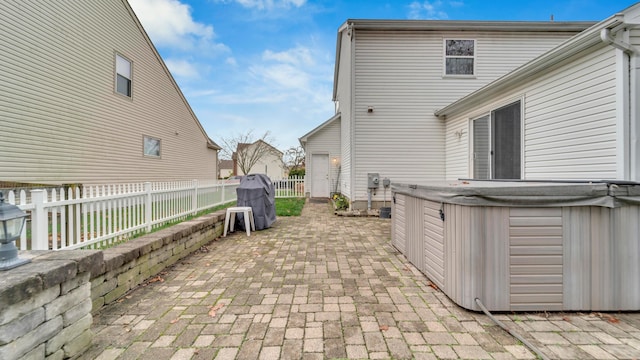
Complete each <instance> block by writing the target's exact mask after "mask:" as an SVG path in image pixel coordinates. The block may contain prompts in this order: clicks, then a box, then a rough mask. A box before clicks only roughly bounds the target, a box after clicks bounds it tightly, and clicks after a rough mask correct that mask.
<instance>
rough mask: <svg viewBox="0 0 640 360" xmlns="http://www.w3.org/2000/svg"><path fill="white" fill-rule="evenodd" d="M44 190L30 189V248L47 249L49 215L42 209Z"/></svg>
mask: <svg viewBox="0 0 640 360" xmlns="http://www.w3.org/2000/svg"><path fill="white" fill-rule="evenodd" d="M45 196H46V191H45V190H31V201H32V202H33V206H34V209H33V210H32V211H31V250H49V242H48V240H49V233H48V231H47V228H48V226H47V225H48V222H49V217H48V216H47V213H46V212H45V211H44V202H45V200H46V199H45Z"/></svg>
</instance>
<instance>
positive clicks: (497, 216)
mask: <svg viewBox="0 0 640 360" xmlns="http://www.w3.org/2000/svg"><path fill="white" fill-rule="evenodd" d="M572 190H574V186H573V185H572V184H569V185H567V192H568V193H571V191H572ZM594 190H599V188H597V187H596V188H594ZM403 191H406V192H403V193H395V194H394V195H395V196H396V200H397V201H396V204H395V206H396V207H395V208H394V217H393V218H392V221H394V222H396V223H395V224H394V228H393V231H394V244H395V243H397V242H398V239H399V238H402V237H403V236H405V235H404V234H406V246H405V250H404V251H402V250H401V251H402V252H403V254H404V255H405V256H406V257H407V259H409V260H410V261H411V262H412V263H413V264H414V265H416V267H417V268H418V269H420V271H422V272H423V273H424V274H425V275H426V276H427V278H429V280H431V281H432V282H433V283H434V284H436V285H437V286H438V287H439V288H440V289H441V290H442V291H443V292H444V293H445V294H446V295H447V296H449V297H450V298H451V299H452V300H453V301H454V302H455V303H457V304H458V305H460V306H462V307H465V308H468V309H472V310H480V309H479V307H478V306H477V304H475V299H476V298H479V299H480V300H482V302H483V303H484V305H485V306H486V307H487V308H488V309H489V310H492V311H562V310H566V311H581V310H584V311H589V310H590V311H619V310H620V311H623V310H627V311H638V310H640V205H638V204H639V203H640V202H639V201H638V200H637V199H635V198H634V199H635V200H634V199H632V200H631V201H629V202H624V201H620V202H619V203H616V204H612V203H608V205H599V204H598V205H591V204H585V205H576V204H575V203H572V204H571V205H568V206H564V205H562V204H560V205H555V204H554V206H551V205H550V206H540V205H538V203H539V201H538V202H537V203H536V205H535V206H529V207H527V206H518V205H508V204H506V205H505V206H500V205H497V206H494V205H491V204H487V205H475V204H476V203H475V202H474V201H476V200H477V199H478V198H472V199H469V200H467V198H464V200H463V201H468V202H469V203H470V205H466V204H459V203H457V204H453V203H447V201H448V200H449V199H452V201H460V200H459V198H455V196H452V193H453V192H454V191H455V188H453V190H452V191H451V192H446V191H442V188H441V187H439V188H435V189H434V192H438V191H440V192H439V193H437V194H438V196H441V197H440V198H438V196H431V194H429V193H427V192H425V191H424V190H423V189H421V188H420V187H418V188H417V189H416V190H414V189H412V188H409V189H403ZM634 191H637V190H634ZM413 192H416V193H417V194H416V195H417V196H414V195H413ZM585 193H586V194H590V193H588V192H585ZM425 194H426V195H425ZM465 196H466V194H465ZM536 196H537V195H536ZM434 198H435V199H434ZM440 199H442V200H440ZM621 199H624V198H621ZM600 200H602V199H600ZM600 200H598V201H600ZM442 201H444V202H442ZM556 203H557V201H556ZM600 203H603V202H600ZM440 209H443V212H444V221H443V220H442V219H441V218H440ZM396 247H397V248H399V249H400V246H399V245H396ZM412 252H414V253H412ZM415 252H419V254H416V253H415Z"/></svg>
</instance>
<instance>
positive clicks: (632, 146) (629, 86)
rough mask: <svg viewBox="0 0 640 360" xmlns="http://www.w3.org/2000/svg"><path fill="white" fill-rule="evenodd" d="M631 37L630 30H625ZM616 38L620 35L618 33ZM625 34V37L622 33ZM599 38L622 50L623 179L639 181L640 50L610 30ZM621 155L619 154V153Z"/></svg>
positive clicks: (603, 32)
mask: <svg viewBox="0 0 640 360" xmlns="http://www.w3.org/2000/svg"><path fill="white" fill-rule="evenodd" d="M621 31H625V32H627V34H628V30H627V29H626V28H623V29H622V30H621ZM615 35H617V33H616V34H615ZM623 35H624V34H623ZM600 39H601V40H602V41H603V42H604V43H605V44H607V45H611V46H613V47H614V48H616V49H618V50H621V51H622V52H623V54H622V56H624V64H623V69H622V71H623V76H622V79H621V80H622V84H618V86H619V87H620V88H621V91H622V92H623V93H622V94H620V95H621V97H620V100H622V102H623V108H622V115H621V116H622V118H623V119H622V122H623V123H622V126H619V127H618V129H619V132H620V133H621V134H620V135H619V136H620V137H619V138H618V142H619V143H621V144H622V146H623V150H622V156H623V166H622V167H623V169H622V170H623V171H622V174H621V175H622V177H623V178H624V179H625V180H632V181H638V180H640V155H639V154H638V152H639V151H640V146H639V145H640V144H639V140H640V124H639V123H638V122H639V121H640V104H639V101H640V100H639V99H638V98H637V95H640V89H639V88H638V87H639V86H640V80H639V79H638V75H639V74H640V71H638V70H639V69H638V68H639V67H640V59H639V58H638V53H639V52H638V49H637V48H636V47H635V46H633V45H631V44H629V43H628V42H626V41H623V40H621V39H619V36H616V37H614V36H612V33H611V29H602V30H601V31H600ZM619 155H620V154H619Z"/></svg>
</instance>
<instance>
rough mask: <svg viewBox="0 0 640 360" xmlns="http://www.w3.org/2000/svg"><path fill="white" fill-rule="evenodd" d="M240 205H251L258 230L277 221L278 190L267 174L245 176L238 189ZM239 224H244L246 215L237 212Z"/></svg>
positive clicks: (268, 226)
mask: <svg viewBox="0 0 640 360" xmlns="http://www.w3.org/2000/svg"><path fill="white" fill-rule="evenodd" d="M236 194H237V195H238V206H250V207H251V209H252V211H253V219H254V221H255V224H256V230H263V229H267V228H270V227H271V225H272V224H273V223H274V222H275V221H276V191H275V187H274V186H273V183H272V182H271V179H269V177H268V176H267V175H265V174H250V175H247V176H243V177H242V179H241V180H240V185H239V186H238V188H237V189H236ZM237 216H238V219H237V220H239V221H238V222H237V224H238V225H239V226H240V227H241V228H242V227H243V226H244V216H243V215H242V214H237Z"/></svg>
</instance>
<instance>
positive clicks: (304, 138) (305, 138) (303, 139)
mask: <svg viewBox="0 0 640 360" xmlns="http://www.w3.org/2000/svg"><path fill="white" fill-rule="evenodd" d="M341 117H342V114H341V113H337V114H335V115H333V116H332V117H331V118H329V120H327V121H325V122H323V123H322V124H320V125H318V126H316V127H315V128H314V129H313V130H311V131H309V132H308V133H306V134H304V135H302V136H301V137H299V138H298V141H299V142H300V145H302V147H303V148H304V145H305V144H306V142H307V141H308V140H309V137H310V136H313V135H315V134H316V133H317V132H318V131H320V130H322V129H324V128H325V127H327V126H329V125H330V124H333V122H334V121H337V120H338V119H340V118H341Z"/></svg>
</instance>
